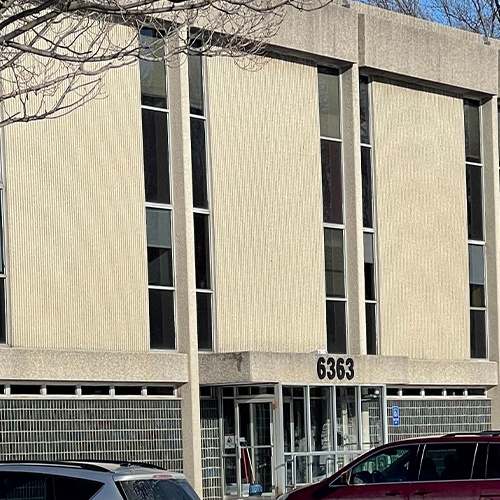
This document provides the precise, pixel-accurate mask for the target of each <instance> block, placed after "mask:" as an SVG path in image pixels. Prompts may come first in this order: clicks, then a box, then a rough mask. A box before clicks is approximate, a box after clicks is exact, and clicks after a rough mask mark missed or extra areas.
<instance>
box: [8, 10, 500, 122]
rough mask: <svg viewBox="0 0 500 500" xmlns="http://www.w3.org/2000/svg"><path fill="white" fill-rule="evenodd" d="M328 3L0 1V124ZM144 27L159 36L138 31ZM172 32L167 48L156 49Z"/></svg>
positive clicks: (71, 104) (238, 48)
mask: <svg viewBox="0 0 500 500" xmlns="http://www.w3.org/2000/svg"><path fill="white" fill-rule="evenodd" d="M330 1H331V0H4V1H0V110H1V111H2V115H1V116H0V127H2V126H5V125H8V124H11V123H15V122H25V121H32V120H37V119H46V118H55V117H57V116H60V115H62V114H66V113H69V112H71V110H73V109H76V108H78V107H80V106H82V105H83V104H85V103H86V102H88V101H89V100H91V99H94V98H95V97H98V96H99V95H102V78H103V76H104V75H105V74H106V73H107V72H108V71H110V70H112V69H114V68H118V67H121V66H124V65H129V64H133V63H135V62H136V61H137V60H149V61H152V60H156V61H158V60H160V59H161V60H163V61H164V62H165V64H172V63H173V62H174V61H176V60H177V58H178V57H179V55H180V54H187V53H190V52H191V51H192V50H194V49H195V48H196V50H197V51H200V50H201V51H202V52H203V53H207V54H221V55H228V56H231V57H241V56H242V55H245V56H246V57H248V56H249V55H251V54H253V53H257V52H259V51H260V50H261V49H262V48H263V47H264V45H265V44H266V43H267V42H269V40H270V39H271V38H272V36H273V35H274V34H275V33H276V31H277V29H278V28H279V26H280V24H281V22H282V21H283V18H284V15H285V11H286V9H287V8H288V7H293V8H295V9H299V10H313V9H317V8H321V7H322V6H324V5H326V4H327V3H329V2H330ZM383 1H390V2H392V1H394V2H398V3H400V2H405V1H417V0H383ZM491 1H495V0H491ZM400 8H403V7H402V6H400ZM146 27H147V28H149V29H152V30H154V31H155V33H156V34H157V35H158V36H157V37H140V32H141V30H142V29H144V28H146ZM158 37H159V39H158ZM173 37H175V38H176V39H177V41H178V42H177V43H176V44H175V45H172V44H169V47H171V49H170V50H168V51H165V50H161V51H159V50H158V49H157V46H158V43H160V44H161V45H162V46H165V45H166V42H168V41H169V40H170V39H171V38H173ZM200 41H201V44H200ZM200 45H201V49H200Z"/></svg>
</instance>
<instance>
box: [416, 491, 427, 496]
mask: <svg viewBox="0 0 500 500" xmlns="http://www.w3.org/2000/svg"><path fill="white" fill-rule="evenodd" d="M429 493H430V491H415V493H413V494H414V495H418V496H421V497H423V496H425V495H428V494H429Z"/></svg>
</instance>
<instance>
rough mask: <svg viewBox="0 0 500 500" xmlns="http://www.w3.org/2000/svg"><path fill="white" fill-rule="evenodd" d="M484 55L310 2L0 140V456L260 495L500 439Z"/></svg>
mask: <svg viewBox="0 0 500 500" xmlns="http://www.w3.org/2000/svg"><path fill="white" fill-rule="evenodd" d="M144 36H154V33H144ZM499 50H500V44H499V43H497V42H496V41H493V40H492V41H488V40H484V39H483V38H482V37H480V36H476V35H473V34H470V33H465V32H460V31H457V30H453V29H449V28H445V27H442V26H438V25H434V24H430V23H427V22H424V21H420V20H416V19H412V18H407V17H403V16H400V15H396V14H392V13H389V12H385V11H380V10H377V9H373V8H369V7H366V6H363V5H357V4H351V5H345V6H344V5H340V4H331V5H329V6H328V7H326V8H325V9H323V10H320V11H316V12H311V13H299V12H290V14H289V16H288V17H287V18H286V19H285V22H284V23H283V25H282V27H281V30H280V32H279V33H278V35H277V36H276V37H275V39H274V41H273V46H271V47H269V51H268V53H267V54H266V56H262V57H261V58H260V59H259V58H257V59H256V60H255V61H254V63H255V64H257V65H259V66H260V68H259V70H258V71H246V70H244V69H241V68H240V67H239V66H238V65H237V64H235V62H234V61H233V60H231V59H227V58H209V59H206V60H204V59H201V58H200V57H197V56H190V58H189V61H188V63H186V64H183V65H180V66H173V67H171V68H169V69H168V70H167V71H165V69H164V68H163V66H162V65H160V64H156V63H149V64H147V63H145V64H143V65H141V67H139V65H136V66H131V67H125V68H122V69H120V70H116V71H114V72H111V73H109V74H108V75H107V76H106V79H105V90H106V93H107V94H108V96H107V98H106V99H102V100H101V99H100V100H95V101H93V102H91V103H90V104H88V105H87V106H85V107H83V108H80V109H79V110H77V111H75V112H74V113H72V114H70V115H68V116H65V117H63V118H60V119H57V120H46V121H41V122H36V123H30V124H22V125H12V126H9V127H7V128H5V129H4V130H3V132H2V144H1V147H2V181H1V185H0V187H1V200H2V221H3V225H2V227H3V238H2V242H3V258H2V262H3V266H2V274H1V275H0V278H1V279H0V284H1V291H2V294H1V299H2V302H3V308H2V311H3V316H2V329H1V334H0V341H1V343H2V346H1V348H0V421H1V425H0V458H1V459H13V458H55V459H64V458H77V457H83V458H93V459H96V458H101V459H106V458H108V459H111V458H120V459H122V458H123V459H133V460H138V461H153V462H156V463H159V464H162V465H164V466H167V467H169V468H172V469H175V470H184V472H185V473H186V474H187V475H188V477H189V479H190V480H191V481H192V482H193V484H194V485H195V487H196V488H197V489H198V491H199V492H200V493H203V496H204V497H205V498H210V499H219V498H223V497H236V496H238V497H241V496H246V495H248V491H249V485H250V484H251V483H252V482H256V483H259V484H261V485H262V487H263V490H264V494H265V495H269V496H275V495H278V494H280V493H282V492H284V491H286V489H287V488H291V487H293V486H295V485H298V484H301V483H305V482H310V481H312V480H315V479H318V478H320V477H322V476H324V475H325V474H328V473H331V472H333V471H334V470H336V469H337V468H338V467H340V466H342V465H344V464H345V463H347V462H348V461H349V460H351V459H352V458H353V457H355V456H356V455H358V454H359V453H361V452H362V451H363V450H366V449H367V448H370V447H372V446H375V445H377V444H379V443H381V442H383V441H387V440H394V439H397V438H400V437H408V436H415V435H419V434H436V433H442V432H457V431H479V430H483V429H489V428H491V426H493V427H498V426H499V425H500V393H499V391H498V358H499V345H498V339H499V336H498V332H499V301H500V294H499V283H500V281H499V278H498V274H499V263H500V255H499V252H500V249H499V244H500V220H499V217H500V199H499V154H498V117H499V112H498V101H497V96H498V94H499V78H498V75H499Z"/></svg>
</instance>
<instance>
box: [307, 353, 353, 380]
mask: <svg viewBox="0 0 500 500" xmlns="http://www.w3.org/2000/svg"><path fill="white" fill-rule="evenodd" d="M316 371H317V373H318V378H319V379H320V380H323V379H324V378H325V377H328V379H329V380H333V379H335V378H336V379H338V380H344V378H346V379H347V380H352V379H353V378H354V360H353V359H352V358H347V359H344V358H337V359H335V358H324V357H323V356H320V357H319V358H318V363H317V365H316Z"/></svg>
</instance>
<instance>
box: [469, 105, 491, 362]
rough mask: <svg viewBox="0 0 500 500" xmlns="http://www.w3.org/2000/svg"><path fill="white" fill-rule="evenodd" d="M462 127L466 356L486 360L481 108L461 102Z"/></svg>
mask: <svg viewBox="0 0 500 500" xmlns="http://www.w3.org/2000/svg"><path fill="white" fill-rule="evenodd" d="M464 124H465V161H466V164H465V174H466V176H465V180H466V191H467V192H466V197H467V234H468V238H469V307H470V355H471V358H486V357H487V355H488V354H487V351H488V345H487V344H488V342H487V321H486V318H487V315H486V310H487V309H486V307H487V297H486V279H485V266H486V262H485V242H484V228H483V163H482V154H481V108H480V105H479V103H478V102H476V101H471V100H465V101H464Z"/></svg>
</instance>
